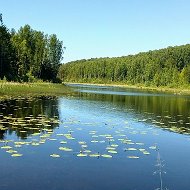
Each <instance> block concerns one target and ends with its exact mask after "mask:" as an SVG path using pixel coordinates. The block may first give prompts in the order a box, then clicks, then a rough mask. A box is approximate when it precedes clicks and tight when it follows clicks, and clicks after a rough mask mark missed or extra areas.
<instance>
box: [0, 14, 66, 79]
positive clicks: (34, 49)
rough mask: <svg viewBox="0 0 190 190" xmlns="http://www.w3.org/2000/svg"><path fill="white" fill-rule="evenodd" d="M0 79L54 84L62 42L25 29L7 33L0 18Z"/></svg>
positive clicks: (29, 28)
mask: <svg viewBox="0 0 190 190" xmlns="http://www.w3.org/2000/svg"><path fill="white" fill-rule="evenodd" d="M0 22H1V23H0V79H3V78H6V79H7V80H9V81H10V80H12V81H20V82H22V81H29V82H33V81H35V80H36V79H41V80H43V81H53V82H56V81H57V80H58V79H57V73H58V69H59V66H60V62H61V60H62V54H63V42H62V41H60V40H59V39H58V38H57V36H56V35H55V34H53V35H45V34H44V33H43V32H40V31H36V30H33V29H32V28H31V27H30V26H29V25H25V26H24V27H21V28H20V29H19V30H18V32H15V31H14V30H12V31H11V32H10V31H9V30H8V29H7V27H6V26H5V25H4V24H3V21H2V15H0Z"/></svg>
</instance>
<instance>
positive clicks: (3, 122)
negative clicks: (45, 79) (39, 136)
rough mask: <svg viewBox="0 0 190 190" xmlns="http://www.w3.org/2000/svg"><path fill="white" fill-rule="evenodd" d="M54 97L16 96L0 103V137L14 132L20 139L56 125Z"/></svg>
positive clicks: (56, 104) (55, 101)
mask: <svg viewBox="0 0 190 190" xmlns="http://www.w3.org/2000/svg"><path fill="white" fill-rule="evenodd" d="M57 107H58V103H57V98H55V97H43V96H42V97H36V98H16V99H9V100H5V101H2V102H1V103H0V138H1V139H4V138H5V134H6V133H8V134H9V135H11V134H13V133H14V134H16V135H17V137H20V138H21V139H26V138H27V137H28V136H30V135H32V134H34V133H39V132H41V131H42V129H44V128H54V127H56V126H57V123H58V122H57V116H58V109H57Z"/></svg>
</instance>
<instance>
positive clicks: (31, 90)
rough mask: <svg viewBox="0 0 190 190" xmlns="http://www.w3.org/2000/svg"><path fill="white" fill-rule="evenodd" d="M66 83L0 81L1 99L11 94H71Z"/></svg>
mask: <svg viewBox="0 0 190 190" xmlns="http://www.w3.org/2000/svg"><path fill="white" fill-rule="evenodd" d="M71 93H72V91H70V90H69V88H68V87H66V86H65V85H64V84H61V83H60V84H56V83H48V82H34V83H18V82H2V81H1V82H0V99H1V98H2V97H9V96H10V97H11V96H33V95H34V96H36V95H37V96H38V95H47V96H48V95H50V96H51V95H58V96H59V95H66V94H71Z"/></svg>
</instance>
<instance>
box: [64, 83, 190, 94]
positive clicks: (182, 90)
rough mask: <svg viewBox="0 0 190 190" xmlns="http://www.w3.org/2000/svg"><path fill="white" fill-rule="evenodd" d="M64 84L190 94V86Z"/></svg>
mask: <svg viewBox="0 0 190 190" xmlns="http://www.w3.org/2000/svg"><path fill="white" fill-rule="evenodd" d="M64 84H83V85H96V86H112V87H122V88H133V89H139V90H147V91H155V92H168V93H172V94H176V95H190V87H180V88H174V87H165V86H163V87H154V86H143V85H141V84H138V85H128V84H122V83H73V82H64Z"/></svg>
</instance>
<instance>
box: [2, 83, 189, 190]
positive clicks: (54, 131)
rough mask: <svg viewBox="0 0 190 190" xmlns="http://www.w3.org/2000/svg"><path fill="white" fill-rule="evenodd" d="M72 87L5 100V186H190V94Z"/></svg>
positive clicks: (70, 189) (139, 189) (143, 189)
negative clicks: (59, 93)
mask: <svg viewBox="0 0 190 190" xmlns="http://www.w3.org/2000/svg"><path fill="white" fill-rule="evenodd" d="M72 88H73V90H74V91H76V94H75V95H74V96H72V97H71V96H69V97H31V98H23V97H17V98H11V99H8V100H4V101H1V102H0V190H12V189H14V190H25V189H27V190H105V189H109V190H115V189H117V190H154V189H156V188H159V187H160V179H159V175H158V173H156V171H158V170H159V167H157V166H156V163H157V161H158V159H157V155H158V153H159V154H160V155H161V160H162V161H163V165H164V166H163V167H162V172H163V173H162V178H163V187H164V188H165V187H167V188H168V189H170V190H182V189H184V190H187V189H189V187H190V181H189V178H190V135H189V134H190V97H189V96H176V95H171V94H166V93H165V94H164V93H153V92H148V91H138V90H133V89H128V90H126V89H123V88H113V87H97V86H87V85H86V86H81V85H73V86H72ZM158 148H159V151H157V149H158ZM81 155H82V156H81ZM102 155H103V156H102ZM107 156H109V157H108V158H107ZM165 172H166V173H165Z"/></svg>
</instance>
